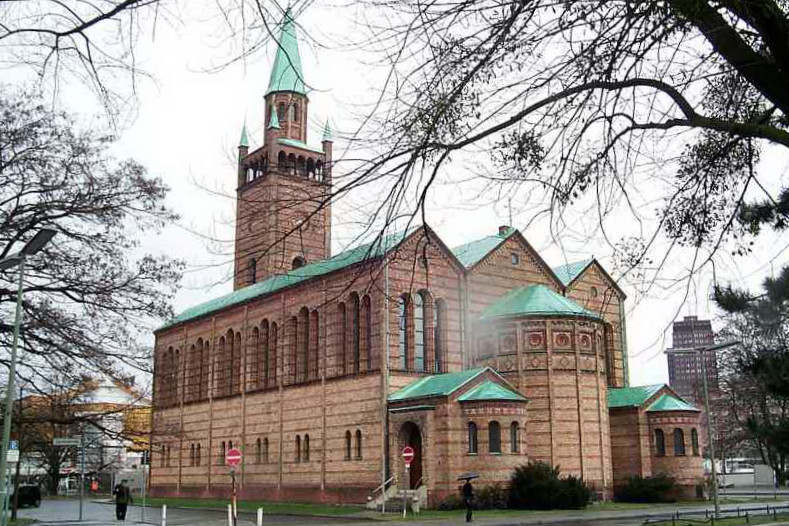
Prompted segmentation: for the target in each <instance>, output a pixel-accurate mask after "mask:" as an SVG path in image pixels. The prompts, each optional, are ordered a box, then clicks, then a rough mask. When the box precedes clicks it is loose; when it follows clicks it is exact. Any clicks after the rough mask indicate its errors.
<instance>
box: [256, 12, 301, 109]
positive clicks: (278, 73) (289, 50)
mask: <svg viewBox="0 0 789 526" xmlns="http://www.w3.org/2000/svg"><path fill="white" fill-rule="evenodd" d="M277 44H278V46H277V55H276V56H275V57H274V67H273V68H272V69H271V79H270V80H269V83H268V90H267V91H266V95H268V94H269V93H274V92H276V91H290V92H294V93H299V94H301V95H306V94H307V90H306V88H305V86H304V74H303V73H302V71H301V57H300V56H299V42H298V40H297V39H296V26H295V24H294V22H293V17H292V16H291V15H290V9H287V10H286V11H285V17H284V18H283V19H282V31H281V32H280V34H279V39H278V42H277Z"/></svg>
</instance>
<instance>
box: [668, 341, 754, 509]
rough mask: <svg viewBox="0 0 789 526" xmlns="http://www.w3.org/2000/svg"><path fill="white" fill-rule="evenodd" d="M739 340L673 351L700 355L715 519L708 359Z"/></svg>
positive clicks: (713, 448) (715, 484)
mask: <svg viewBox="0 0 789 526" xmlns="http://www.w3.org/2000/svg"><path fill="white" fill-rule="evenodd" d="M740 343H742V342H740V341H739V340H735V341H730V342H724V343H718V344H716V345H710V346H709V347H701V348H699V349H671V353H672V354H698V355H699V356H700V357H701V376H702V380H703V384H704V411H705V412H706V413H707V437H708V438H709V441H710V464H711V466H712V500H713V503H714V504H715V518H716V519H717V518H718V517H719V516H720V503H719V502H718V469H717V468H716V467H715V440H714V439H713V435H712V433H713V425H712V413H711V412H710V393H709V388H708V387H707V357H706V356H705V354H704V353H706V352H708V351H721V350H723V349H728V348H729V347H734V346H735V345H739V344H740Z"/></svg>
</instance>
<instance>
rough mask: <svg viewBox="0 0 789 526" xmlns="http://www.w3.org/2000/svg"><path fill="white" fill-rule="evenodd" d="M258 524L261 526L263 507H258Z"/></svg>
mask: <svg viewBox="0 0 789 526" xmlns="http://www.w3.org/2000/svg"><path fill="white" fill-rule="evenodd" d="M258 526H263V508H258Z"/></svg>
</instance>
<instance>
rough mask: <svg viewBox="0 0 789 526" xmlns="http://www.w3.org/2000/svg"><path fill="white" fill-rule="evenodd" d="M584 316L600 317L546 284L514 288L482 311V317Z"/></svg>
mask: <svg viewBox="0 0 789 526" xmlns="http://www.w3.org/2000/svg"><path fill="white" fill-rule="evenodd" d="M557 314H558V315H563V316H583V317H585V318H595V319H599V318H600V316H598V315H597V314H595V313H594V312H592V311H590V310H587V309H584V308H583V307H581V306H580V305H578V304H577V303H575V302H573V301H571V300H569V299H567V298H565V297H564V296H562V295H561V294H558V293H556V292H554V291H552V290H551V289H549V288H548V287H546V286H545V285H531V286H529V287H518V288H515V289H512V290H511V291H509V292H508V293H507V294H505V295H504V296H502V297H501V298H500V299H499V300H498V301H496V303H494V304H492V305H490V306H488V307H486V308H485V310H483V311H482V314H481V315H480V319H489V318H499V317H502V316H524V315H526V316H538V315H540V316H546V315H557Z"/></svg>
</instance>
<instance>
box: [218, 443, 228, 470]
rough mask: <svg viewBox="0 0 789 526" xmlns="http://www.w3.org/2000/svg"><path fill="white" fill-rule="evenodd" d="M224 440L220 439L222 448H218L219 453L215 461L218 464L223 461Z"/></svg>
mask: <svg viewBox="0 0 789 526" xmlns="http://www.w3.org/2000/svg"><path fill="white" fill-rule="evenodd" d="M225 447H226V446H225V441H224V440H223V441H222V448H221V449H220V450H219V454H218V455H217V456H216V463H217V464H218V465H220V466H221V465H222V464H224V463H225V451H226V450H225Z"/></svg>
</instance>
